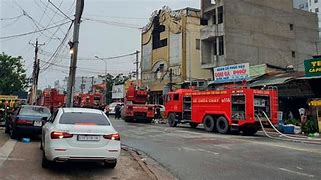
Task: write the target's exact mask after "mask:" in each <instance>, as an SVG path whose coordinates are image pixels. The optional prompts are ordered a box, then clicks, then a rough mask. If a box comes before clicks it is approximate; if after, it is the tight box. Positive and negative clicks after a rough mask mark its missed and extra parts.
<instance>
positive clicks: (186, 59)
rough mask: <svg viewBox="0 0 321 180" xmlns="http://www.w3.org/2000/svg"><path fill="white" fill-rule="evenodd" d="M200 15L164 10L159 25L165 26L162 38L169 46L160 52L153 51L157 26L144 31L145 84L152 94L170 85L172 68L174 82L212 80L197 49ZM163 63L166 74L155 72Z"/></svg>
mask: <svg viewBox="0 0 321 180" xmlns="http://www.w3.org/2000/svg"><path fill="white" fill-rule="evenodd" d="M200 16H201V13H200V10H197V9H191V8H186V9H182V10H177V11H169V10H168V9H165V10H164V9H162V10H161V12H160V17H161V18H160V24H161V25H164V26H165V31H164V32H162V33H161V34H160V39H167V46H164V47H161V48H158V49H152V48H151V47H152V44H151V43H152V36H151V35H152V31H153V28H154V27H153V26H152V25H151V26H148V25H147V28H145V31H143V33H142V63H141V64H142V83H143V85H145V86H148V87H149V88H150V90H151V91H161V90H163V88H164V86H165V85H166V84H167V83H168V82H169V69H172V70H173V82H174V83H181V82H183V81H185V80H189V79H191V80H194V79H209V78H211V74H210V71H209V70H205V69H202V68H201V65H200V64H201V60H200V50H196V39H200V27H201V25H200ZM150 22H152V18H151V20H150ZM190 62H191V63H190ZM160 64H164V67H165V68H164V71H163V72H156V71H157V68H158V67H159V65H160ZM190 69H191V71H190ZM190 72H191V73H190Z"/></svg>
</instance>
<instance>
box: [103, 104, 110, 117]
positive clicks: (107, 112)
mask: <svg viewBox="0 0 321 180" xmlns="http://www.w3.org/2000/svg"><path fill="white" fill-rule="evenodd" d="M104 113H105V114H106V116H107V117H109V106H108V105H106V106H105V108H104Z"/></svg>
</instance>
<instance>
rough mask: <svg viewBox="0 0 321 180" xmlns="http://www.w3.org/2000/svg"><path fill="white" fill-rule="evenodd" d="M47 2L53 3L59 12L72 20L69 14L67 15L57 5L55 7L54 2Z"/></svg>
mask: <svg viewBox="0 0 321 180" xmlns="http://www.w3.org/2000/svg"><path fill="white" fill-rule="evenodd" d="M48 2H49V3H50V4H51V5H53V6H54V7H55V8H56V9H57V10H58V11H59V12H60V13H61V14H63V15H64V16H65V17H66V18H68V19H69V20H72V19H71V18H70V17H69V16H67V15H66V14H65V13H64V12H63V11H62V10H61V9H60V8H59V7H57V6H56V5H55V4H54V3H52V2H51V1H50V0H48Z"/></svg>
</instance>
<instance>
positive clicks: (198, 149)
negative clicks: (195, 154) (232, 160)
mask: <svg viewBox="0 0 321 180" xmlns="http://www.w3.org/2000/svg"><path fill="white" fill-rule="evenodd" d="M182 149H183V150H185V151H200V152H206V153H209V154H214V155H219V154H220V153H217V152H213V151H207V150H205V149H200V148H197V149H194V148H189V147H182Z"/></svg>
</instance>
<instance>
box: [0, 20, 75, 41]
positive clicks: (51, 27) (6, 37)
mask: <svg viewBox="0 0 321 180" xmlns="http://www.w3.org/2000/svg"><path fill="white" fill-rule="evenodd" d="M69 22H70V21H68V22H64V23H60V24H56V25H53V26H50V27H48V28H44V29H39V30H36V31H31V32H26V33H21V34H15V35H10V36H2V37H0V39H8V38H15V37H20V36H26V35H29V34H34V33H38V32H42V31H47V30H48V29H53V28H56V27H58V26H62V25H65V24H67V23H69Z"/></svg>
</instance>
